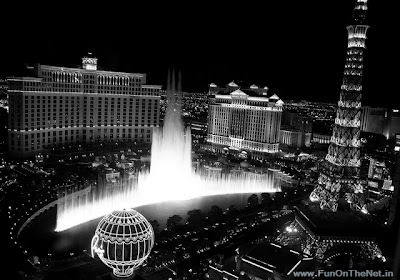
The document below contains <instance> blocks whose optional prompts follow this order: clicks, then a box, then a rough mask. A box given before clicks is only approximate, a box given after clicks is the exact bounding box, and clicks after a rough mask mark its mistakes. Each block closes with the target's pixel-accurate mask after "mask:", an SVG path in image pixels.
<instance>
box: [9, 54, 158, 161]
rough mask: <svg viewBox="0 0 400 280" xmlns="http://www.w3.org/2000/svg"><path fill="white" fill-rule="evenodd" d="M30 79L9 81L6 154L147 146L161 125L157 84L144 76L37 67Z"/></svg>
mask: <svg viewBox="0 0 400 280" xmlns="http://www.w3.org/2000/svg"><path fill="white" fill-rule="evenodd" d="M30 69H31V70H32V71H33V77H9V78H8V79H7V81H8V86H9V89H8V93H9V107H10V114H9V120H8V147H9V154H10V155H11V156H14V157H30V156H34V155H35V154H37V153H39V152H43V151H45V150H46V149H47V148H51V147H57V146H67V145H72V144H77V143H98V142H123V141H127V142H150V141H151V135H152V130H153V128H154V127H156V126H158V124H159V111H160V90H161V86H153V85H146V75H145V74H134V73H124V72H111V71H103V70H98V69H97V58H94V57H91V56H86V57H84V58H82V68H66V67H57V66H48V65H40V64H36V65H35V66H34V67H30Z"/></svg>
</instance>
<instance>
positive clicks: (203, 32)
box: [0, 0, 399, 107]
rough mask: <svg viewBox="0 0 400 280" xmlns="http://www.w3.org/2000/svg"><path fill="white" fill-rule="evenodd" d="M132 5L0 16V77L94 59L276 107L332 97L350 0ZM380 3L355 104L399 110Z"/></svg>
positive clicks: (68, 5)
mask: <svg viewBox="0 0 400 280" xmlns="http://www.w3.org/2000/svg"><path fill="white" fill-rule="evenodd" d="M136 2H137V1H134V2H132V3H131V4H129V5H125V4H122V3H115V4H114V3H112V2H101V3H102V4H99V3H100V2H97V3H96V5H93V6H92V5H87V6H82V4H79V5H78V4H77V3H76V4H74V3H73V2H63V3H62V4H61V2H60V4H54V6H52V7H48V6H38V5H37V4H35V5H32V6H29V7H28V6H23V5H22V4H21V3H22V2H21V3H20V4H18V3H16V4H17V5H16V6H15V7H10V8H9V11H13V12H10V13H8V12H7V11H4V12H3V18H2V21H4V22H2V25H1V27H2V30H3V32H2V34H3V39H4V40H3V42H2V43H1V46H2V49H3V51H1V52H0V62H1V64H0V77H5V76H8V75H18V71H19V69H20V68H22V67H23V64H24V63H25V62H39V63H42V64H48V65H56V66H66V67H75V66H76V65H79V64H80V63H81V57H82V56H84V55H85V54H87V53H88V52H92V53H93V55H94V56H96V57H97V58H98V64H99V67H101V68H103V69H105V70H114V71H126V72H133V73H146V74H147V75H148V76H147V83H148V84H160V85H165V84H166V80H167V71H168V68H169V67H171V66H175V68H177V69H180V70H181V72H182V83H183V90H184V91H189V92H206V91H207V89H208V84H209V83H212V82H214V83H216V84H217V85H225V84H227V83H229V82H230V81H232V80H234V81H235V82H236V83H237V84H239V85H244V86H250V85H251V84H253V83H254V84H256V85H258V86H260V87H264V86H268V87H269V88H270V93H271V94H273V93H276V94H277V95H278V96H279V97H280V98H282V99H283V100H288V99H296V100H302V99H305V100H310V101H325V102H337V100H338V98H339V91H340V85H341V83H342V73H343V69H344V63H345V55H346V48H347V30H346V26H347V25H348V24H350V23H351V14H352V9H353V7H354V4H355V0H335V1H323V0H318V1H317V0H307V1H292V0H287V1H277V0H275V1H262V4H261V2H260V4H258V2H257V4H251V3H247V2H246V1H244V2H243V1H230V3H228V2H227V3H226V5H222V4H218V5H215V4H211V3H207V2H193V1H186V3H187V4H185V5H182V3H181V4H180V5H178V4H175V6H172V5H173V4H168V6H159V5H158V3H152V4H146V5H143V4H140V5H139V4H137V3H136ZM388 4H389V3H388V1H379V0H370V1H369V4H368V6H369V13H368V24H369V25H370V26H371V27H370V30H369V32H368V33H367V36H368V39H367V51H366V54H365V63H364V92H363V104H364V105H372V106H375V107H376V106H385V107H388V106H395V107H397V106H399V105H397V104H395V103H394V102H393V98H394V97H393V96H394V94H395V89H394V81H395V80H396V79H395V77H394V73H393V72H391V71H392V70H391V68H393V65H397V63H394V61H398V59H397V58H398V43H395V40H394V39H395V38H393V37H391V36H392V33H393V32H394V28H395V24H394V19H395V18H396V17H395V16H391V13H394V11H395V10H394V9H393V8H390V6H388ZM24 5H25V4H24ZM16 11H18V12H16ZM389 69H390V70H389Z"/></svg>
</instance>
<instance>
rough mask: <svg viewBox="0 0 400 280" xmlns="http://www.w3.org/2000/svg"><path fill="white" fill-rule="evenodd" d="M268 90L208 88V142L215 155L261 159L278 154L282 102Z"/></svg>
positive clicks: (235, 86) (254, 88)
mask: <svg viewBox="0 0 400 280" xmlns="http://www.w3.org/2000/svg"><path fill="white" fill-rule="evenodd" d="M267 90H268V88H267V87H265V88H258V87H257V86H256V85H252V86H251V87H250V88H248V89H241V88H239V86H238V85H236V84H235V83H234V82H231V83H229V84H228V85H227V86H226V87H225V88H220V87H217V86H216V85H215V84H211V85H210V89H209V94H210V95H209V111H208V133H207V142H208V143H210V144H211V147H212V148H213V149H214V150H215V151H218V152H221V153H225V152H230V153H243V152H245V153H246V154H247V155H248V156H250V157H251V158H254V159H263V158H265V157H266V155H267V154H269V153H276V152H278V151H279V130H280V126H281V118H282V105H283V101H282V100H281V99H279V97H278V96H277V95H276V94H274V95H272V96H270V97H267Z"/></svg>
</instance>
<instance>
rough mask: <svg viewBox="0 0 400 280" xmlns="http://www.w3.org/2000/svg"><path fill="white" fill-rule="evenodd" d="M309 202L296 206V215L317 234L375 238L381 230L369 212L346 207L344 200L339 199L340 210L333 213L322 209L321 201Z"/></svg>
mask: <svg viewBox="0 0 400 280" xmlns="http://www.w3.org/2000/svg"><path fill="white" fill-rule="evenodd" d="M307 203H308V204H307V205H299V206H297V207H296V208H297V209H296V217H298V218H300V220H301V221H303V222H304V223H305V225H306V226H307V227H308V228H309V229H310V230H311V231H312V232H313V233H314V234H315V235H318V236H338V237H339V236H340V237H361V238H363V237H364V238H373V237H376V236H377V234H378V232H379V231H381V228H380V227H379V225H378V224H376V223H375V222H373V221H372V219H371V217H370V216H369V215H368V214H363V213H358V212H354V211H351V210H350V209H346V206H347V203H346V202H345V201H344V200H343V201H341V200H340V201H339V207H338V211H337V212H333V213H329V212H325V211H322V210H321V209H320V208H319V203H311V202H307ZM347 207H348V206H347Z"/></svg>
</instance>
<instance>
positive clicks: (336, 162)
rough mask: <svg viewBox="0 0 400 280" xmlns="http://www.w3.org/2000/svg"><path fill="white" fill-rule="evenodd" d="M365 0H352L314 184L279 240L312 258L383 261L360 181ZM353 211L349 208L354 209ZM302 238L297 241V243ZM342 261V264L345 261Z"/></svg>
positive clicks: (319, 259)
mask: <svg viewBox="0 0 400 280" xmlns="http://www.w3.org/2000/svg"><path fill="white" fill-rule="evenodd" d="M367 9H368V7H367V0H356V4H355V7H354V9H353V16H352V20H353V22H352V23H353V24H352V25H349V26H348V27H347V31H348V44H347V55H346V64H345V69H344V77H343V83H342V86H341V91H340V98H339V102H338V109H337V112H336V119H335V126H334V129H333V133H332V137H331V143H330V145H329V149H328V154H327V155H326V158H325V161H324V163H323V165H322V168H321V170H320V177H319V178H318V186H316V187H315V189H314V190H313V191H312V193H311V194H310V199H306V200H305V201H303V202H304V203H303V204H302V205H298V206H295V207H294V208H295V211H294V214H295V220H294V221H293V222H292V223H291V225H290V228H291V229H293V228H294V229H296V230H295V232H296V234H295V236H294V237H293V234H292V232H293V230H291V231H288V232H286V231H284V232H282V233H281V234H280V235H279V236H278V238H277V240H279V241H278V242H279V243H281V244H282V245H289V246H294V247H298V246H300V247H301V248H300V250H301V251H302V252H303V253H304V254H306V255H309V256H311V257H314V258H315V259H316V260H318V261H321V262H328V261H332V260H338V262H339V263H340V262H341V260H342V261H343V262H345V263H346V262H347V264H351V263H352V262H353V260H357V261H360V260H361V261H371V262H373V263H375V262H376V261H378V262H381V263H384V262H385V261H386V259H385V257H384V256H383V255H382V251H381V249H380V248H379V246H378V244H377V242H376V241H377V240H376V238H377V234H378V233H379V232H381V227H380V226H379V225H378V224H376V223H375V222H374V221H372V220H371V219H370V217H369V215H366V214H367V208H366V205H365V200H364V186H365V182H364V180H361V179H360V176H359V173H360V144H361V143H360V116H361V96H362V73H363V55H364V50H365V48H366V47H365V41H366V33H367V30H368V28H369V26H368V25H366V24H365V20H366V14H367ZM352 210H353V211H352ZM299 240H300V242H299ZM343 262H342V263H343Z"/></svg>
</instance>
